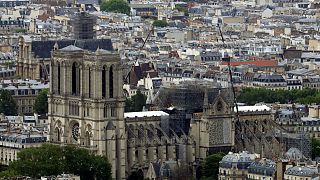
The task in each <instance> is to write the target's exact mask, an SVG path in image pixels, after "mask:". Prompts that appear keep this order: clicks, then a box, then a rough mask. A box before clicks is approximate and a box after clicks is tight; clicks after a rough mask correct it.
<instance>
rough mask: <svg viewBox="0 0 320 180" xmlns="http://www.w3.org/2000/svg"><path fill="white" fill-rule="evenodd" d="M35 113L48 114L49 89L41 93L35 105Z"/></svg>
mask: <svg viewBox="0 0 320 180" xmlns="http://www.w3.org/2000/svg"><path fill="white" fill-rule="evenodd" d="M33 110H34V112H36V113H38V114H46V113H48V89H43V90H42V91H40V92H39V94H38V95H37V97H36V100H35V102H34V105H33Z"/></svg>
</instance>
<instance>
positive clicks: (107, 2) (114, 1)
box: [100, 0, 130, 15]
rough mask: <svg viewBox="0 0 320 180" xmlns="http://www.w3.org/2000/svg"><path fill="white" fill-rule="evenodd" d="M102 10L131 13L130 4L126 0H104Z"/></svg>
mask: <svg viewBox="0 0 320 180" xmlns="http://www.w3.org/2000/svg"><path fill="white" fill-rule="evenodd" d="M100 9H101V11H106V12H115V13H122V14H127V15H129V14H130V6H129V4H128V2H127V1H124V0H103V1H102V3H101V5H100Z"/></svg>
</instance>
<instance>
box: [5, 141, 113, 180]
mask: <svg viewBox="0 0 320 180" xmlns="http://www.w3.org/2000/svg"><path fill="white" fill-rule="evenodd" d="M62 173H71V174H76V175H79V176H80V177H81V179H97V180H105V179H111V165H110V164H109V163H108V160H107V158H106V157H105V156H96V155H94V154H91V153H90V152H89V151H88V150H86V149H81V148H77V147H76V146H64V147H61V146H57V145H52V144H44V145H42V146H41V147H33V148H27V149H24V150H22V151H21V152H19V153H18V160H17V161H13V162H12V163H10V165H9V167H8V169H7V170H6V171H4V172H2V173H1V174H0V177H15V176H29V177H32V178H39V177H41V176H51V175H58V174H62Z"/></svg>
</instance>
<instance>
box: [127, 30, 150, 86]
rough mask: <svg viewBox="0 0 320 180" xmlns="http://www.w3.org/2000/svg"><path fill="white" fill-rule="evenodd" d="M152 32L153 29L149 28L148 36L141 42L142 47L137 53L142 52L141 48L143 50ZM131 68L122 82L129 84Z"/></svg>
mask: <svg viewBox="0 0 320 180" xmlns="http://www.w3.org/2000/svg"><path fill="white" fill-rule="evenodd" d="M152 32H154V27H153V26H152V27H151V29H150V30H149V32H148V35H147V37H146V39H145V40H143V44H142V46H141V47H140V48H139V49H138V52H140V51H142V50H143V48H144V46H145V45H146V42H147V41H148V39H149V37H150V35H151V33H152ZM135 60H138V57H136V59H135ZM133 67H134V65H133V66H131V68H130V70H129V72H128V74H127V75H126V76H125V78H124V80H125V81H127V82H129V77H130V72H131V71H132V69H133Z"/></svg>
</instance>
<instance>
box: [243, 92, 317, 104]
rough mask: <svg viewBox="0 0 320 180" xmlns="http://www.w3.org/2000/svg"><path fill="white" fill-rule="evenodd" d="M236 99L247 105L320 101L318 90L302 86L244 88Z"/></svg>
mask: <svg viewBox="0 0 320 180" xmlns="http://www.w3.org/2000/svg"><path fill="white" fill-rule="evenodd" d="M238 101H239V102H244V103H247V104H249V105H254V104H256V103H259V102H266V103H275V102H280V103H302V104H311V103H320V92H318V91H317V90H316V89H311V88H304V89H301V90H297V89H294V90H283V89H278V90H271V89H265V88H244V89H242V90H241V92H240V94H239V96H238Z"/></svg>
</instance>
